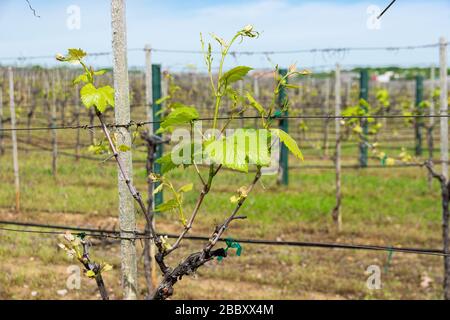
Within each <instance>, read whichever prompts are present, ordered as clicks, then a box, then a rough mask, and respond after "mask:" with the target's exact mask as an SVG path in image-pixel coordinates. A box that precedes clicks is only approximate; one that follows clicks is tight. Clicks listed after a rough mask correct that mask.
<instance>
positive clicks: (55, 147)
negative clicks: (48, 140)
mask: <svg viewBox="0 0 450 320" xmlns="http://www.w3.org/2000/svg"><path fill="white" fill-rule="evenodd" d="M52 80H53V81H52V82H53V83H52V87H53V95H52V102H51V107H50V109H51V114H50V116H51V125H50V126H51V127H52V176H53V177H56V170H57V168H56V161H57V157H58V142H57V137H56V129H55V128H56V120H57V119H56V81H55V75H53V79H52Z"/></svg>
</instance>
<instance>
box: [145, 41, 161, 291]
mask: <svg viewBox="0 0 450 320" xmlns="http://www.w3.org/2000/svg"><path fill="white" fill-rule="evenodd" d="M145 100H146V108H145V109H146V111H147V121H148V122H149V124H148V127H147V135H146V137H145V139H147V188H148V189H147V193H148V198H147V212H148V215H149V217H151V218H150V220H151V223H152V224H153V228H154V227H155V216H154V209H155V207H154V201H153V190H154V189H153V181H152V180H151V178H150V173H151V172H152V171H153V166H154V164H155V163H154V157H155V144H154V143H152V140H151V137H152V136H153V123H152V121H153V83H152V51H151V46H150V45H146V46H145ZM145 232H146V234H148V233H150V226H148V225H146V226H145ZM143 254H144V275H145V281H146V284H147V294H148V297H151V295H152V293H153V290H154V288H156V286H157V285H158V282H157V281H158V279H157V274H156V260H155V259H154V257H155V254H156V247H155V244H154V243H153V242H152V241H150V239H149V238H146V239H145V240H144V253H143Z"/></svg>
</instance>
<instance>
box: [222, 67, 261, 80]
mask: <svg viewBox="0 0 450 320" xmlns="http://www.w3.org/2000/svg"><path fill="white" fill-rule="evenodd" d="M250 70H253V68H250V67H246V66H238V67H235V68H233V69H231V70H229V71H227V72H225V73H224V74H223V75H222V77H221V78H220V81H221V82H222V83H227V84H231V83H233V82H236V81H239V80H243V79H244V77H245V76H246V75H247V73H249V71H250Z"/></svg>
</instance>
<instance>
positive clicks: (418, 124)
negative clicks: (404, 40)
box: [414, 75, 423, 156]
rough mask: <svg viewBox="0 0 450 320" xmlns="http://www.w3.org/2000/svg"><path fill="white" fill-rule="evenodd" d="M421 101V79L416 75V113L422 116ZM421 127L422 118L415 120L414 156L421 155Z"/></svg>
mask: <svg viewBox="0 0 450 320" xmlns="http://www.w3.org/2000/svg"><path fill="white" fill-rule="evenodd" d="M422 101H423V77H422V76H421V75H418V76H417V77H416V105H415V108H416V113H417V115H422V114H423V113H422V107H421V103H422ZM422 127H423V118H416V119H415V123H414V130H415V136H416V156H421V155H422Z"/></svg>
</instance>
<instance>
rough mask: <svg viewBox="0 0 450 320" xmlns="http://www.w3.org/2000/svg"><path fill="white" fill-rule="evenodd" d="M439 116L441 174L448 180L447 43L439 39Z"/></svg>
mask: <svg viewBox="0 0 450 320" xmlns="http://www.w3.org/2000/svg"><path fill="white" fill-rule="evenodd" d="M439 61H440V88H441V90H440V91H441V96H440V116H441V121H440V122H441V123H440V125H441V161H442V174H443V175H444V177H445V178H446V179H447V180H448V118H447V115H448V98H447V42H446V39H445V38H443V37H442V38H441V39H440V49H439Z"/></svg>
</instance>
